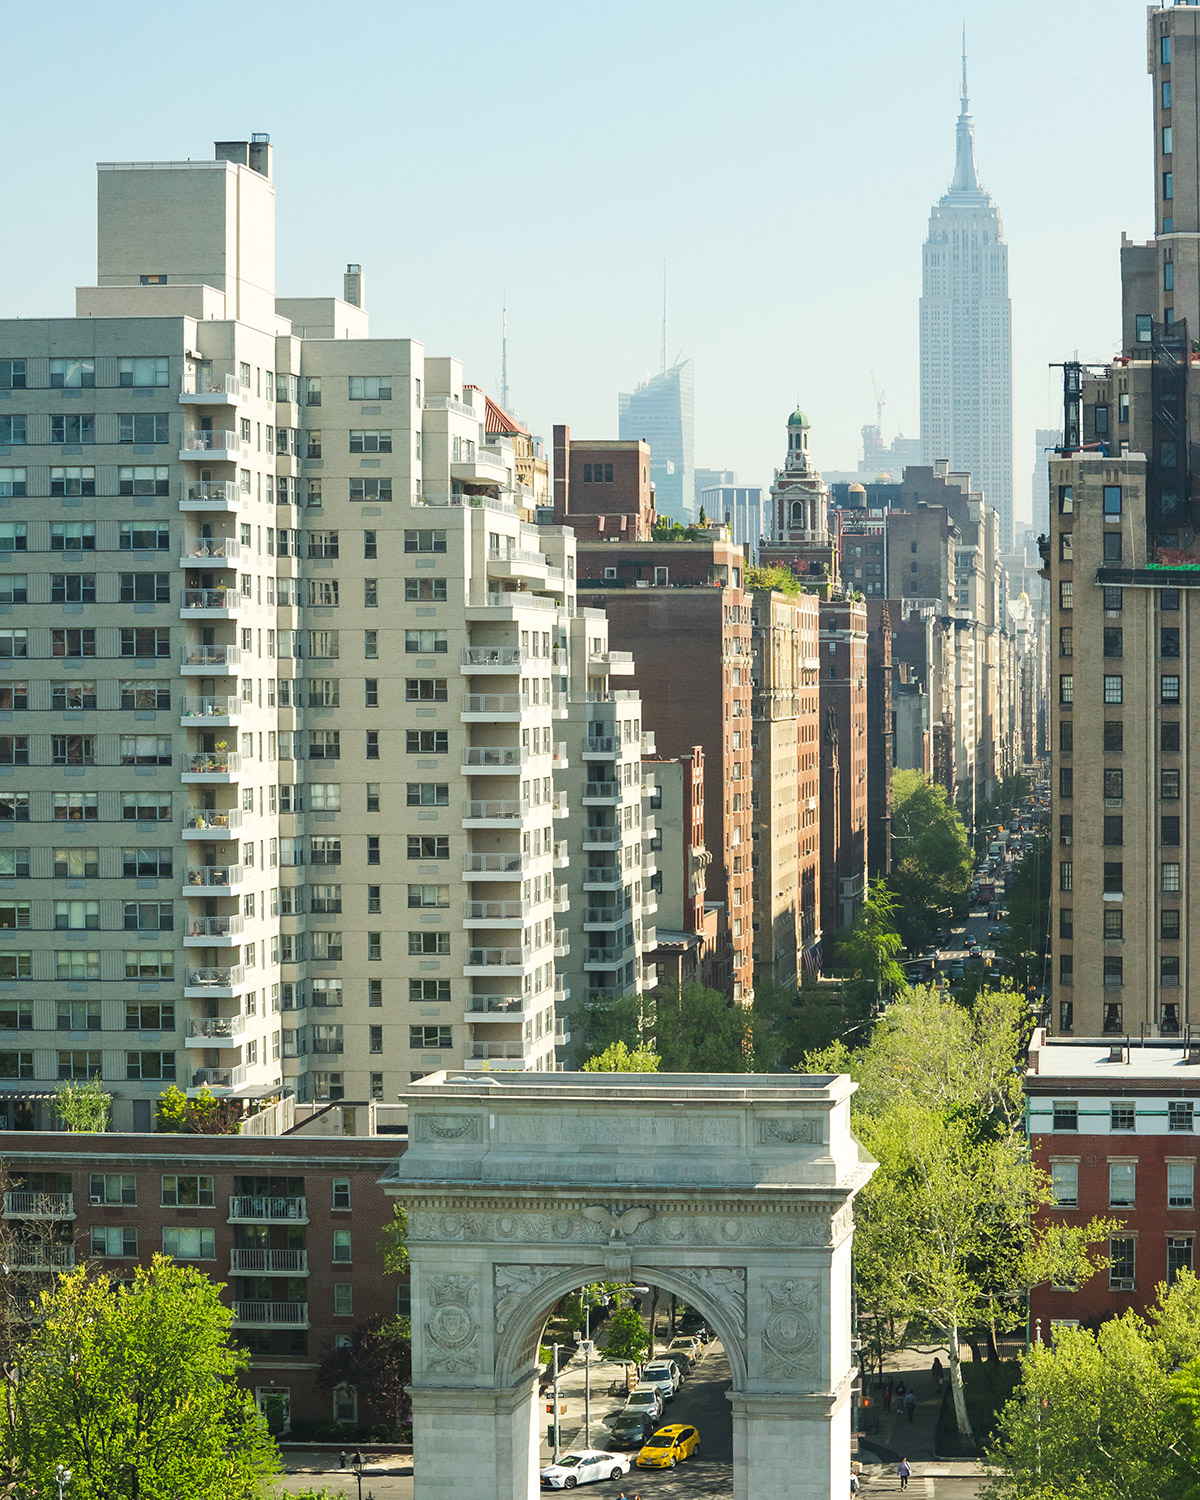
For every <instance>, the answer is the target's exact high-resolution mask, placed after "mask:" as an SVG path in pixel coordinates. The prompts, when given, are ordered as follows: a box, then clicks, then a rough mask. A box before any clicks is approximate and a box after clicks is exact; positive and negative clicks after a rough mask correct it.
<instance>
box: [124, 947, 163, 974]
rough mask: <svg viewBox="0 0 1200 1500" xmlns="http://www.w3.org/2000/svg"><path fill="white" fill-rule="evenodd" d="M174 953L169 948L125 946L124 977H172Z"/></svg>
mask: <svg viewBox="0 0 1200 1500" xmlns="http://www.w3.org/2000/svg"><path fill="white" fill-rule="evenodd" d="M174 977H175V955H174V953H173V952H172V951H171V949H170V948H126V950H125V978H126V979H174Z"/></svg>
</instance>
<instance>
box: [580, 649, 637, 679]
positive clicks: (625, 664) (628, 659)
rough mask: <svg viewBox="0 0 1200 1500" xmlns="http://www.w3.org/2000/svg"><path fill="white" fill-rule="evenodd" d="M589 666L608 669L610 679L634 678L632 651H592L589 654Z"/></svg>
mask: <svg viewBox="0 0 1200 1500" xmlns="http://www.w3.org/2000/svg"><path fill="white" fill-rule="evenodd" d="M588 664H589V666H593V667H604V668H606V669H607V671H608V674H609V676H610V677H632V676H633V652H632V651H591V652H589V653H588Z"/></svg>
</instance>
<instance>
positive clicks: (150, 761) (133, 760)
mask: <svg viewBox="0 0 1200 1500" xmlns="http://www.w3.org/2000/svg"><path fill="white" fill-rule="evenodd" d="M118 744H119V748H120V755H121V764H122V765H123V766H169V765H170V764H171V737H170V735H155V734H123V735H121V736H120V738H119V741H118Z"/></svg>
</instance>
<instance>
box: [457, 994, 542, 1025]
mask: <svg viewBox="0 0 1200 1500" xmlns="http://www.w3.org/2000/svg"><path fill="white" fill-rule="evenodd" d="M530 1004H531V1001H530V999H528V998H526V997H525V996H522V995H471V996H470V997H469V998H468V1000H467V1010H466V1019H467V1020H468V1021H471V1022H477V1021H479V1022H486V1021H508V1022H518V1023H519V1022H523V1021H524V1019H525V1013H526V1011H527V1010H528V1008H529V1005H530Z"/></svg>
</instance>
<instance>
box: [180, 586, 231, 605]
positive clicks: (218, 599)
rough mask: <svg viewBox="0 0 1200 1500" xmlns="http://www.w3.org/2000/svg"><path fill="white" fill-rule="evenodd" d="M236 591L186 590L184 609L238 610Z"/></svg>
mask: <svg viewBox="0 0 1200 1500" xmlns="http://www.w3.org/2000/svg"><path fill="white" fill-rule="evenodd" d="M240 597H241V596H240V595H239V594H238V592H237V590H236V589H184V591H183V608H184V609H237V607H238V600H239V599H240Z"/></svg>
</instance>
